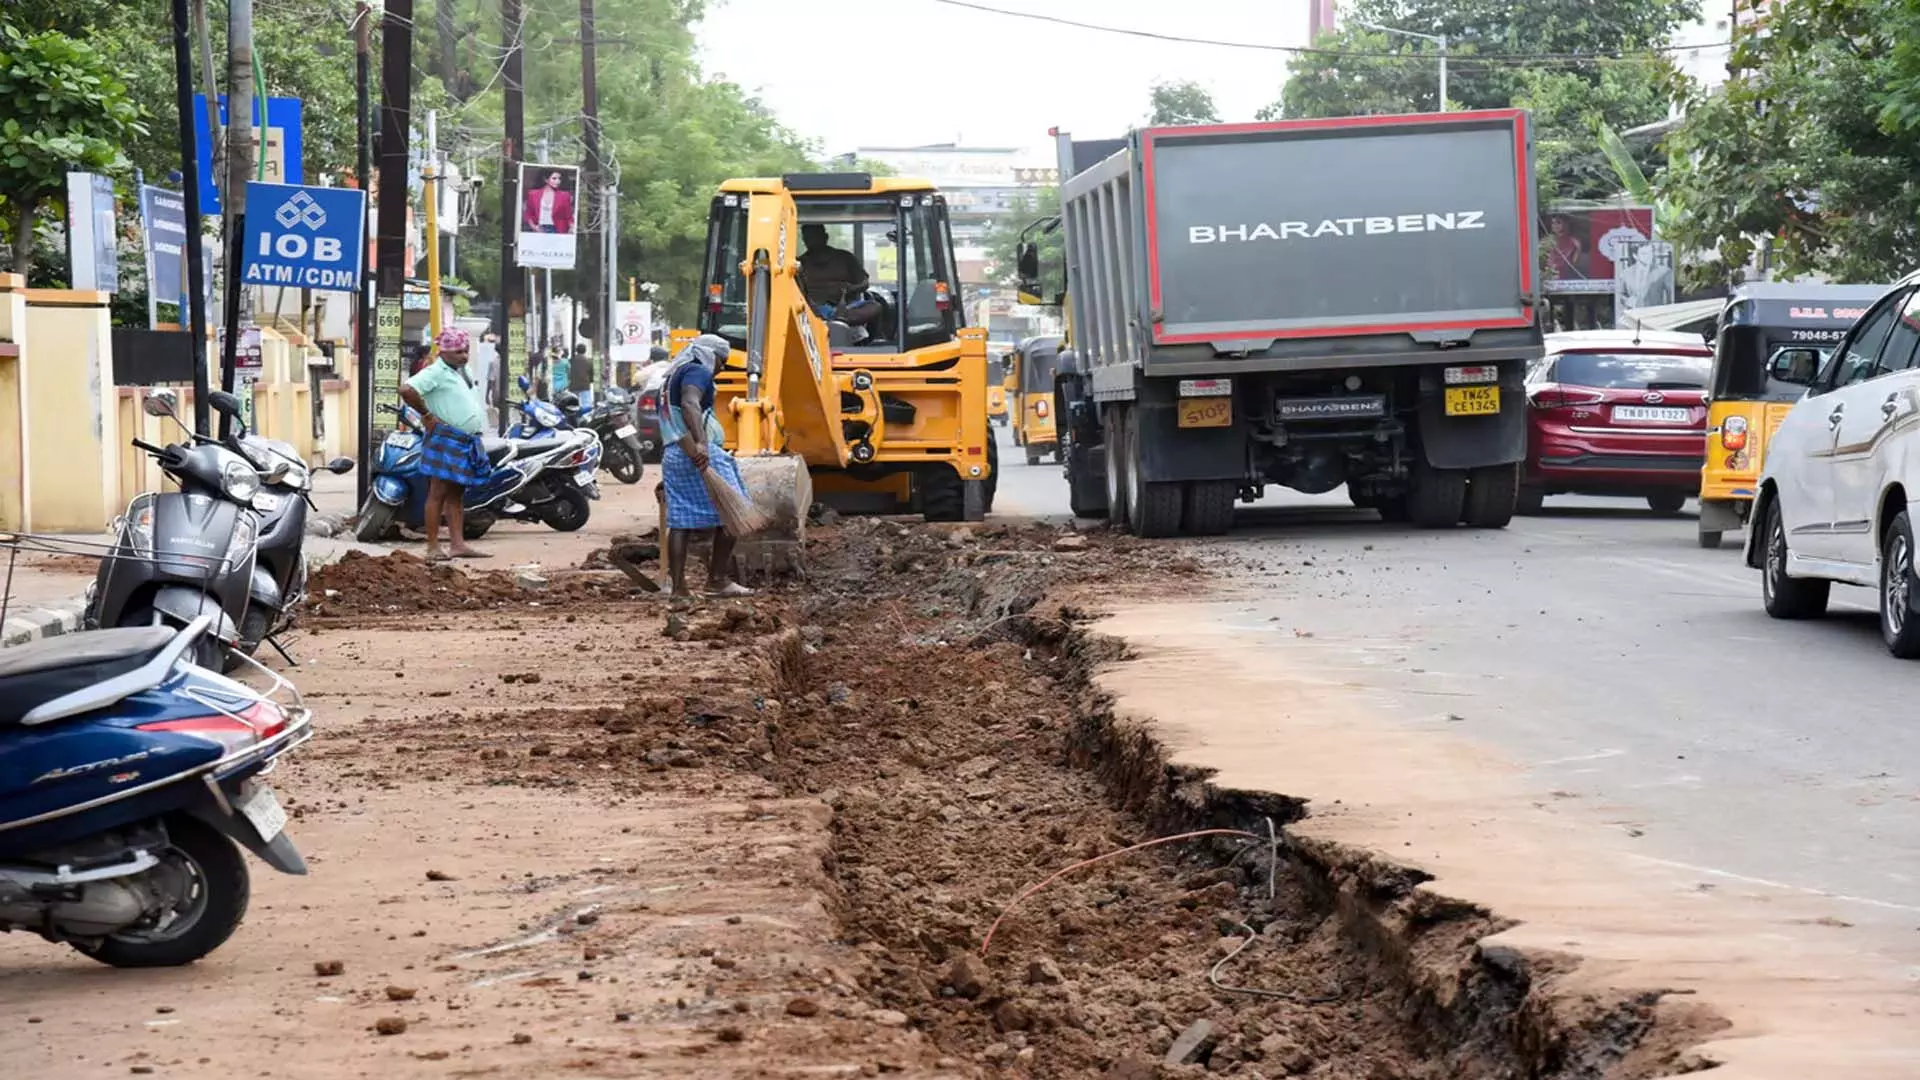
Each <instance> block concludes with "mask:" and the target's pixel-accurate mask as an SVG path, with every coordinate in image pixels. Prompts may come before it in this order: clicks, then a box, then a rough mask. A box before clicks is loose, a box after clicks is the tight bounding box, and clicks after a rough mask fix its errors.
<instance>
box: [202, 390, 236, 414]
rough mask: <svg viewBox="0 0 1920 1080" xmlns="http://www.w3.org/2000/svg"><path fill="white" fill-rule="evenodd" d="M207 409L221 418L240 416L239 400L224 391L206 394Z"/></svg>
mask: <svg viewBox="0 0 1920 1080" xmlns="http://www.w3.org/2000/svg"><path fill="white" fill-rule="evenodd" d="M207 407H208V408H210V409H212V410H213V411H214V412H217V413H219V414H220V415H222V416H239V415H240V399H239V398H237V397H234V396H233V395H232V394H229V393H227V392H226V391H225V390H215V391H214V392H213V393H211V394H208V395H207Z"/></svg>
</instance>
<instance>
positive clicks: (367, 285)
mask: <svg viewBox="0 0 1920 1080" xmlns="http://www.w3.org/2000/svg"><path fill="white" fill-rule="evenodd" d="M354 14H355V17H354V29H353V51H354V57H353V80H354V95H355V98H356V99H357V100H356V101H355V114H354V115H355V125H354V143H355V146H354V169H355V170H356V171H357V172H358V173H359V176H358V178H357V179H358V180H359V181H360V190H361V192H362V193H364V195H365V196H366V198H368V199H371V198H373V8H372V7H371V6H369V5H368V4H367V2H366V0H360V6H359V10H358V11H356V12H355V13H354ZM369 209H371V207H369ZM365 231H366V226H365V224H364V223H363V224H362V226H361V232H362V235H361V237H360V246H361V251H360V297H359V307H357V308H356V309H355V310H354V318H353V360H354V366H355V367H357V368H358V369H359V371H358V372H357V378H358V382H359V397H360V408H359V414H360V433H359V434H360V454H359V457H360V464H359V467H358V468H357V469H355V470H354V477H355V479H357V480H358V481H359V487H360V491H359V497H358V498H357V499H356V500H355V501H354V505H355V506H365V505H367V493H368V491H369V490H370V489H371V487H372V484H373V349H374V340H373V245H372V244H370V243H367V238H366V236H365V235H364V233H365Z"/></svg>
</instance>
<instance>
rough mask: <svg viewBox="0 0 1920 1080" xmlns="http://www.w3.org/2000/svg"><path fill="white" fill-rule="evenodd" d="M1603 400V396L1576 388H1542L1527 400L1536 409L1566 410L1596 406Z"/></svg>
mask: <svg viewBox="0 0 1920 1080" xmlns="http://www.w3.org/2000/svg"><path fill="white" fill-rule="evenodd" d="M1605 400H1607V396H1606V395H1605V394H1602V393H1600V392H1599V391H1597V390H1585V389H1581V388H1580V387H1577V386H1543V387H1541V388H1540V389H1538V390H1535V391H1534V392H1533V394H1532V395H1531V396H1530V398H1529V401H1530V402H1531V403H1532V405H1533V407H1534V408H1536V409H1566V408H1573V407H1577V406H1588V405H1598V404H1600V403H1601V402H1603V401H1605Z"/></svg>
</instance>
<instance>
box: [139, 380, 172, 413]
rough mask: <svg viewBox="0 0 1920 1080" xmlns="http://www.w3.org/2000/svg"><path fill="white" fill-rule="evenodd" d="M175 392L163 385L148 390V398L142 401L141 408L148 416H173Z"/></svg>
mask: <svg viewBox="0 0 1920 1080" xmlns="http://www.w3.org/2000/svg"><path fill="white" fill-rule="evenodd" d="M174 397H175V395H174V392H173V391H172V390H169V389H166V388H165V387H162V388H160V389H158V390H149V391H147V399H146V400H145V401H143V402H141V403H140V410H141V411H142V412H144V413H146V414H147V415H148V416H172V415H173V414H174V413H173V409H174Z"/></svg>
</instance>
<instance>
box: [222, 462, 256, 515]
mask: <svg viewBox="0 0 1920 1080" xmlns="http://www.w3.org/2000/svg"><path fill="white" fill-rule="evenodd" d="M220 489H221V490H222V491H224V492H226V494H227V498H229V499H232V500H233V501H234V502H237V503H241V504H243V505H246V506H252V505H253V497H254V496H255V495H258V494H260V474H259V472H258V471H256V470H255V469H254V467H253V466H252V465H251V464H249V463H247V462H244V461H228V462H227V464H226V466H225V467H224V468H222V469H221V470H220Z"/></svg>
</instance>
